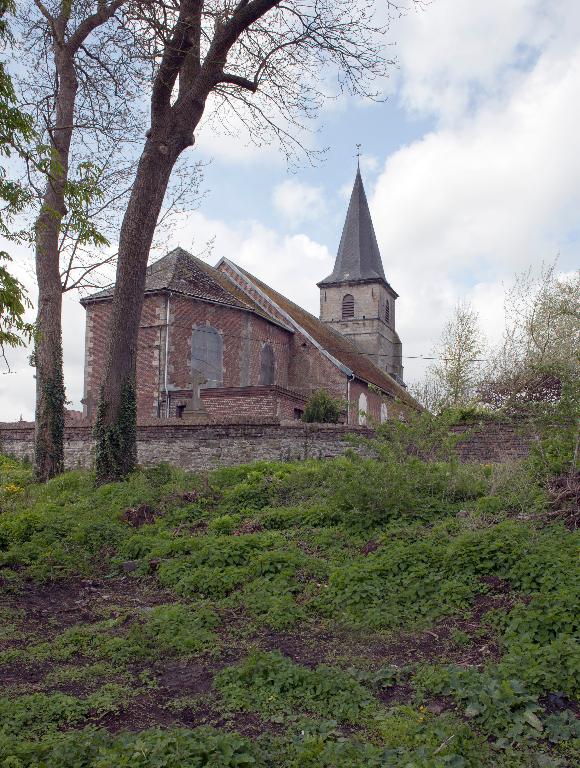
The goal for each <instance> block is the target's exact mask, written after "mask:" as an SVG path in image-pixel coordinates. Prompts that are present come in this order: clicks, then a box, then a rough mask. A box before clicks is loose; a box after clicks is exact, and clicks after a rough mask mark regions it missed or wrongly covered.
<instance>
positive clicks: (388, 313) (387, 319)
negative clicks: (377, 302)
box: [385, 299, 391, 323]
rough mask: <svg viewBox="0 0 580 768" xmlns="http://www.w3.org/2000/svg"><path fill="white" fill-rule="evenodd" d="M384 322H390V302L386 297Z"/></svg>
mask: <svg viewBox="0 0 580 768" xmlns="http://www.w3.org/2000/svg"><path fill="white" fill-rule="evenodd" d="M385 322H386V323H390V322H391V302H390V301H389V300H388V299H387V300H386V301H385Z"/></svg>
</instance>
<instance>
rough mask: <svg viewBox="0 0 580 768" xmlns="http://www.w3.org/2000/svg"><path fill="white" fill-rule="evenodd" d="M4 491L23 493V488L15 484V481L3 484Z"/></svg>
mask: <svg viewBox="0 0 580 768" xmlns="http://www.w3.org/2000/svg"><path fill="white" fill-rule="evenodd" d="M4 491H5V492H6V493H14V494H16V493H23V492H24V488H21V487H20V486H19V485H16V484H15V483H8V485H5V486H4Z"/></svg>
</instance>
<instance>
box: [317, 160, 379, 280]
mask: <svg viewBox="0 0 580 768" xmlns="http://www.w3.org/2000/svg"><path fill="white" fill-rule="evenodd" d="M363 280H364V281H367V280H380V281H384V282H385V283H386V282H387V280H386V278H385V272H384V269H383V262H382V260H381V253H380V251H379V244H378V243H377V236H376V235H375V228H374V226H373V221H372V218H371V212H370V210H369V204H368V201H367V196H366V193H365V188H364V184H363V181H362V177H361V175H360V168H357V171H356V177H355V180H354V186H353V188H352V193H351V196H350V203H349V205H348V211H347V214H346V219H345V222H344V227H343V230H342V237H341V238H340V245H339V246H338V253H337V256H336V261H335V263H334V270H333V272H332V274H331V275H329V276H328V277H326V278H325V279H324V280H321V282H320V283H318V285H319V286H322V285H329V284H332V283H344V282H349V283H352V282H358V281H363ZM387 285H388V283H387ZM389 287H390V286H389ZM391 290H392V289H391Z"/></svg>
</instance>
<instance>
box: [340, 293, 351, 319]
mask: <svg viewBox="0 0 580 768" xmlns="http://www.w3.org/2000/svg"><path fill="white" fill-rule="evenodd" d="M342 317H343V319H344V318H345V317H354V296H353V295H352V293H347V294H345V295H344V296H343V299H342Z"/></svg>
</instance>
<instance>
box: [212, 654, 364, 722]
mask: <svg viewBox="0 0 580 768" xmlns="http://www.w3.org/2000/svg"><path fill="white" fill-rule="evenodd" d="M215 687H216V689H217V691H218V693H219V694H220V697H221V698H222V700H223V702H224V705H225V706H226V707H229V708H230V709H232V710H234V711H235V710H242V711H255V712H258V713H259V714H261V715H263V716H264V717H272V716H276V715H281V714H289V713H291V712H312V713H314V714H317V715H321V716H322V717H333V718H336V719H337V720H345V721H347V722H357V721H360V720H361V718H363V717H364V715H365V714H368V713H369V712H370V711H371V710H372V705H373V697H372V696H371V694H370V693H369V692H368V691H367V690H366V688H364V687H363V686H362V685H360V684H359V683H357V682H356V680H354V678H353V677H352V676H351V675H349V674H347V673H346V672H341V671H340V670H338V669H332V668H330V667H325V666H320V667H317V668H316V669H314V670H312V669H308V668H307V667H301V666H299V665H298V664H293V663H292V662H291V661H290V660H289V659H287V658H286V657H284V656H282V655H281V654H280V653H277V652H275V653H258V652H256V653H254V654H252V655H251V656H249V657H248V658H247V659H246V660H245V661H243V662H242V663H241V664H239V665H238V666H236V667H229V668H228V669H224V670H222V671H221V672H220V673H219V674H218V675H217V676H216V678H215Z"/></svg>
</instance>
